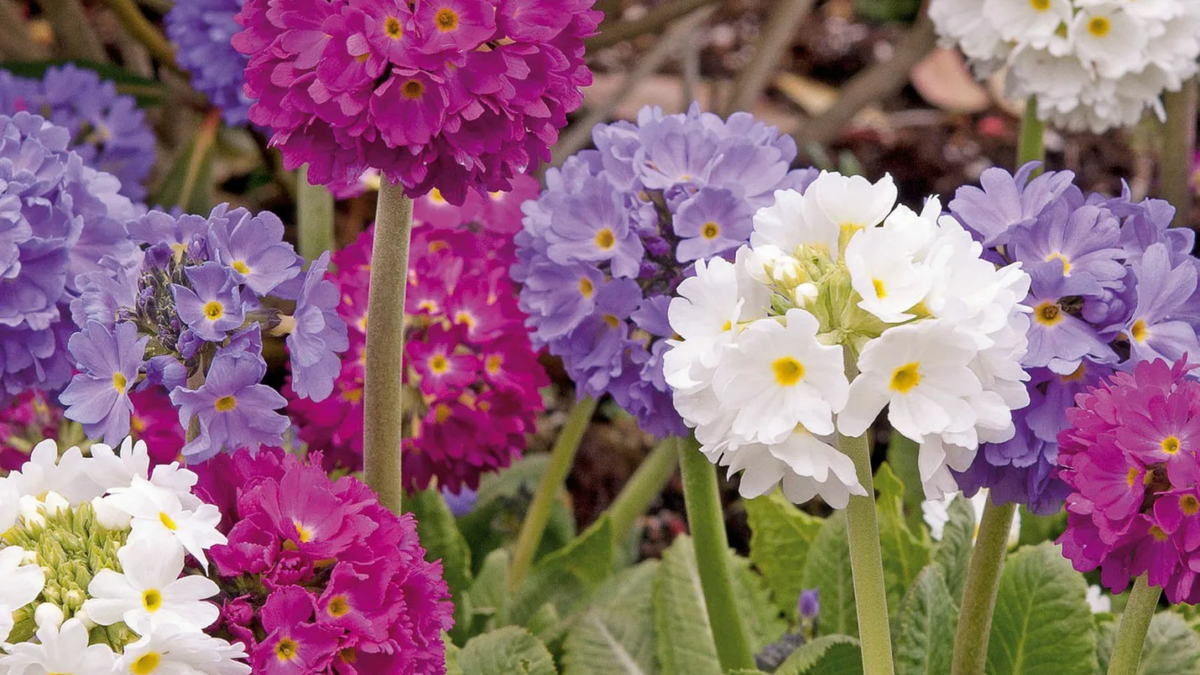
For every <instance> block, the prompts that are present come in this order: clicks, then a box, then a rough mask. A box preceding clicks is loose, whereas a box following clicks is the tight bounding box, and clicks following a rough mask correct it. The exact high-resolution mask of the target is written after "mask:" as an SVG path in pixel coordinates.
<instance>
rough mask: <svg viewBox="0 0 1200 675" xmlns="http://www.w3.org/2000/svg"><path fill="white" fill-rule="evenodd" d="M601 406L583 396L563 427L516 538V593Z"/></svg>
mask: <svg viewBox="0 0 1200 675" xmlns="http://www.w3.org/2000/svg"><path fill="white" fill-rule="evenodd" d="M598 404H599V402H598V401H597V400H596V399H594V398H592V397H591V396H584V397H583V398H582V399H580V400H579V401H576V402H575V405H574V406H573V407H572V408H571V412H570V414H569V415H568V416H567V423H566V424H564V425H563V428H562V432H560V433H559V435H558V440H557V441H555V443H554V449H553V450H551V451H550V465H549V466H547V467H546V473H544V474H542V480H541V482H540V483H538V488H537V493H535V494H534V496H533V502H532V503H531V504H530V505H529V512H528V513H526V514H525V520H524V521H523V522H522V523H521V532H520V534H519V535H518V536H517V547H516V548H515V549H514V550H513V557H512V565H511V566H510V567H509V570H508V585H509V587H510V588H512V589H513V590H516V589H518V588H520V587H521V584H522V583H524V581H525V577H526V576H527V575H528V574H529V569H530V568H531V567H533V556H534V555H535V554H536V553H537V548H538V545H539V544H541V543H542V535H543V534H544V533H545V532H546V523H548V522H549V521H550V507H551V506H553V505H554V498H555V497H557V496H558V491H559V490H561V489H562V486H563V483H564V482H566V480H567V474H569V473H570V472H571V466H572V465H573V464H574V463H575V453H576V452H578V451H579V444H580V442H582V441H583V434H584V432H586V431H587V428H588V424H590V423H591V421H592V415H594V414H595V413H596V406H597V405H598Z"/></svg>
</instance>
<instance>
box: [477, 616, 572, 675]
mask: <svg viewBox="0 0 1200 675" xmlns="http://www.w3.org/2000/svg"><path fill="white" fill-rule="evenodd" d="M458 666H459V668H461V669H462V673H463V675H557V673H558V670H557V669H556V668H555V667H554V659H553V658H552V657H551V656H550V652H548V651H547V650H546V646H545V645H543V644H542V643H541V642H540V641H539V640H538V639H537V638H535V637H534V636H532V635H530V634H529V632H528V631H526V630H525V629H523V628H517V627H515V626H509V627H507V628H501V629H500V630H496V631H492V632H491V633H485V634H483V635H480V636H479V637H476V638H474V639H472V640H471V641H470V642H468V643H467V646H466V647H463V650H462V651H461V652H459V654H458Z"/></svg>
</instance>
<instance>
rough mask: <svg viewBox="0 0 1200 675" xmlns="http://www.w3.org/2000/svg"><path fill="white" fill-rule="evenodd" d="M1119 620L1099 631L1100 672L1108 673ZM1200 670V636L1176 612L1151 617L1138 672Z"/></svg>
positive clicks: (1183, 674)
mask: <svg viewBox="0 0 1200 675" xmlns="http://www.w3.org/2000/svg"><path fill="white" fill-rule="evenodd" d="M1118 625H1119V623H1118V622H1117V621H1109V622H1108V623H1107V624H1106V625H1104V626H1103V627H1102V628H1101V630H1100V649H1099V654H1100V663H1099V668H1098V669H1097V670H1096V672H1097V673H1107V672H1108V660H1109V658H1110V657H1111V656H1112V642H1113V639H1114V638H1115V637H1116V634H1117V626H1118ZM1198 672H1200V635H1197V634H1196V631H1194V630H1192V628H1191V626H1189V625H1188V622H1187V621H1186V620H1185V619H1184V618H1183V617H1182V616H1179V615H1178V614H1176V613H1174V612H1160V613H1158V614H1155V615H1154V618H1153V619H1151V620H1150V628H1149V630H1147V631H1146V643H1145V644H1144V645H1143V646H1142V660H1141V661H1140V662H1139V663H1138V669H1137V675H1195V674H1196V673H1198Z"/></svg>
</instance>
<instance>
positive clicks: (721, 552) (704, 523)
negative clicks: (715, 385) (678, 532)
mask: <svg viewBox="0 0 1200 675" xmlns="http://www.w3.org/2000/svg"><path fill="white" fill-rule="evenodd" d="M679 466H680V469H681V471H682V472H683V499H684V502H685V503H686V506H687V517H688V526H689V527H690V528H691V531H692V543H693V545H694V546H695V547H696V565H697V567H698V568H699V572H700V587H701V589H702V591H703V592H704V606H705V609H706V610H707V611H708V624H709V626H710V627H711V628H712V636H713V642H714V643H715V645H716V648H717V659H718V660H719V661H720V663H721V671H722V672H729V671H731V670H739V669H747V670H753V669H754V655H753V654H752V653H751V651H750V644H749V642H747V640H746V625H745V623H744V621H743V618H742V616H741V615H740V614H739V613H738V607H737V600H736V598H735V597H734V593H733V580H732V577H731V576H730V571H729V540H728V537H727V536H726V534H725V517H724V513H723V511H722V509H721V494H720V492H719V491H718V489H717V469H716V467H715V466H713V465H712V463H711V462H709V461H708V458H707V457H705V456H704V454H703V453H701V452H700V444H699V443H697V442H696V439H695V437H692V438H689V439H688V440H687V441H685V442H684V443H682V444H680V446H679ZM884 618H885V620H886V618H887V617H886V616H885V617H884ZM867 675H874V674H873V673H871V672H870V671H867Z"/></svg>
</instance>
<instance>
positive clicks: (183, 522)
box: [101, 472, 226, 570]
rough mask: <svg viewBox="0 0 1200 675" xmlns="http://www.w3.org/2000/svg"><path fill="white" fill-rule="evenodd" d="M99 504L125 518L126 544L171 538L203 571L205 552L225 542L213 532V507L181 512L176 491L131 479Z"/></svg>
mask: <svg viewBox="0 0 1200 675" xmlns="http://www.w3.org/2000/svg"><path fill="white" fill-rule="evenodd" d="M188 473H191V472H188ZM157 475H158V474H157V473H156V474H155V476H157ZM101 501H103V502H104V507H103V508H112V509H117V510H119V511H122V512H124V513H126V514H128V515H129V517H130V519H131V522H130V526H131V527H132V533H131V535H130V540H140V539H143V538H161V537H170V538H173V539H175V540H176V541H178V542H179V543H180V545H181V546H183V548H184V549H185V550H187V552H188V553H190V554H192V556H193V557H194V558H196V560H198V561H199V562H200V564H201V565H202V566H203V567H204V569H205V570H207V569H208V557H207V556H206V555H205V550H206V549H208V548H210V547H212V546H216V545H218V544H224V543H225V541H226V539H225V535H223V534H221V532H220V531H219V530H217V525H218V524H219V523H220V522H221V512H220V509H218V508H217V507H216V506H214V505H212V504H197V505H196V506H195V508H194V509H188V508H185V506H184V504H183V501H182V500H181V499H180V495H179V494H178V493H177V492H176V491H174V490H171V489H167V488H163V487H159V486H158V485H155V484H154V483H152V482H150V481H148V480H146V479H144V478H141V477H139V476H134V478H133V484H132V485H130V486H129V487H127V488H117V489H114V490H111V491H110V492H109V495H108V496H106V497H104V499H103V500H101Z"/></svg>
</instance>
